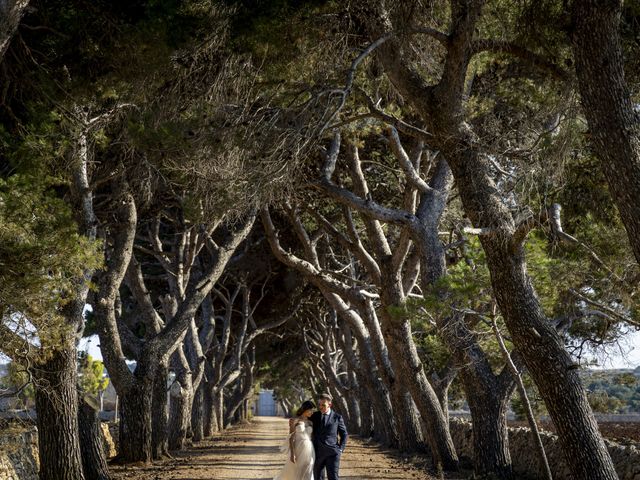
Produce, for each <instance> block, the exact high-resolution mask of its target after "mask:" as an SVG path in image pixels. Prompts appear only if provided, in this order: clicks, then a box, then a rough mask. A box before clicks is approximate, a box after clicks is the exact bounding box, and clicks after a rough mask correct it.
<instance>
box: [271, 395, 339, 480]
mask: <svg viewBox="0 0 640 480" xmlns="http://www.w3.org/2000/svg"><path fill="white" fill-rule="evenodd" d="M331 402H332V398H331V396H330V395H328V394H323V395H321V396H320V398H319V399H318V411H316V412H314V410H315V408H316V406H315V405H314V403H313V402H312V401H309V400H307V401H306V402H304V403H303V404H302V406H301V407H300V408H299V409H298V411H297V412H296V416H295V417H294V418H292V419H291V420H289V441H288V443H287V445H286V446H285V448H284V449H285V450H286V451H287V453H288V459H287V463H285V465H284V467H283V469H282V471H281V472H280V473H279V474H278V475H277V476H276V477H275V478H274V480H320V479H321V478H323V476H322V471H323V470H325V469H326V471H327V477H328V480H338V470H339V469H340V456H341V455H342V452H343V451H344V448H345V447H346V446H347V436H348V434H347V428H346V427H345V424H344V420H343V419H342V416H341V415H340V414H339V413H337V412H335V411H333V409H332V408H331V405H332V403H331ZM338 437H339V438H338Z"/></svg>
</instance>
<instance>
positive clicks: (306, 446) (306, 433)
mask: <svg viewBox="0 0 640 480" xmlns="http://www.w3.org/2000/svg"><path fill="white" fill-rule="evenodd" d="M312 432H313V427H312V426H311V424H310V423H309V422H306V423H305V422H298V423H297V424H296V426H295V429H294V431H293V433H291V435H293V448H294V450H295V452H294V453H295V456H296V463H291V454H290V452H289V437H287V443H286V444H285V445H283V446H282V447H281V450H282V451H284V452H286V455H287V463H285V465H284V467H283V469H282V471H281V472H280V473H279V474H278V475H276V476H275V477H274V479H273V480H313V463H314V462H315V460H316V454H315V451H314V450H313V441H312V440H311V434H312Z"/></svg>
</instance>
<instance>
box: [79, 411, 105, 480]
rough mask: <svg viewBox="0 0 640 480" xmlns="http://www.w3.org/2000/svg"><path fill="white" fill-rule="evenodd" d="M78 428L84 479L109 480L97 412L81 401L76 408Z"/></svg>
mask: <svg viewBox="0 0 640 480" xmlns="http://www.w3.org/2000/svg"><path fill="white" fill-rule="evenodd" d="M78 426H79V430H80V449H81V452H82V467H83V470H84V476H85V478H86V479H89V478H91V479H95V480H111V475H110V474H109V467H108V466H107V455H106V453H105V450H104V445H105V444H104V439H103V434H102V429H101V426H100V419H99V418H98V411H97V410H96V409H95V408H93V407H92V406H91V405H89V404H88V403H87V402H85V401H83V400H82V399H81V400H80V405H79V407H78Z"/></svg>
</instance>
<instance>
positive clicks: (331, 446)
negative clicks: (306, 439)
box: [311, 409, 349, 480]
mask: <svg viewBox="0 0 640 480" xmlns="http://www.w3.org/2000/svg"><path fill="white" fill-rule="evenodd" d="M311 421H312V422H313V447H314V448H315V450H316V463H315V464H314V466H313V478H314V480H320V479H321V478H322V477H321V474H322V470H323V469H325V468H326V469H327V476H328V477H329V479H328V480H338V470H339V469H340V455H342V452H343V451H344V449H345V447H346V446H347V437H348V436H349V435H348V433H347V427H345V425H344V420H343V419H342V415H340V414H339V413H336V412H334V411H333V409H332V410H331V412H329V415H328V417H327V419H326V422H323V419H322V413H320V412H315V413H314V414H313V415H311ZM338 436H340V441H338Z"/></svg>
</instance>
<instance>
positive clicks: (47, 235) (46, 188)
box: [0, 174, 101, 357]
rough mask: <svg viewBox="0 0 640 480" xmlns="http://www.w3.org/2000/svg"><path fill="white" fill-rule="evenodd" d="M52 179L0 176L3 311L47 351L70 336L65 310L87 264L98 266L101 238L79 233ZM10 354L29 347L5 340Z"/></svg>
mask: <svg viewBox="0 0 640 480" xmlns="http://www.w3.org/2000/svg"><path fill="white" fill-rule="evenodd" d="M52 184H53V182H52V179H43V178H41V177H33V176H29V175H20V174H16V175H13V176H12V177H10V178H8V179H6V180H0V314H1V315H2V317H3V318H5V322H6V323H8V324H10V325H12V326H13V327H14V328H15V329H16V330H17V331H18V332H19V333H20V334H21V335H23V336H25V337H28V338H31V340H32V341H34V340H35V339H36V338H37V342H38V343H39V345H40V346H41V347H42V350H44V351H46V349H47V348H48V347H49V346H50V345H55V344H56V343H58V342H59V341H60V338H61V337H62V336H64V335H66V328H65V326H64V322H63V318H62V314H61V309H62V308H63V307H64V306H65V305H66V304H67V303H68V302H70V301H72V300H73V299H74V298H75V297H74V295H75V294H76V292H77V289H78V286H79V282H81V279H82V278H83V275H84V272H85V271H86V269H87V268H90V269H93V268H99V267H100V266H101V256H100V254H99V248H98V247H99V245H98V243H97V242H90V241H89V240H87V238H86V237H84V236H82V235H79V234H78V230H77V226H76V224H75V222H74V221H73V216H72V213H71V211H70V209H69V207H68V206H67V205H66V204H65V203H64V202H63V201H62V200H61V199H60V198H58V197H57V196H56V195H55V193H54V191H53V190H51V189H50V186H51V185H52ZM0 344H2V348H3V351H4V352H5V353H6V354H7V355H9V356H12V357H13V356H15V355H16V352H22V351H24V346H22V345H16V344H15V342H12V341H11V339H10V338H2V341H0Z"/></svg>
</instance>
